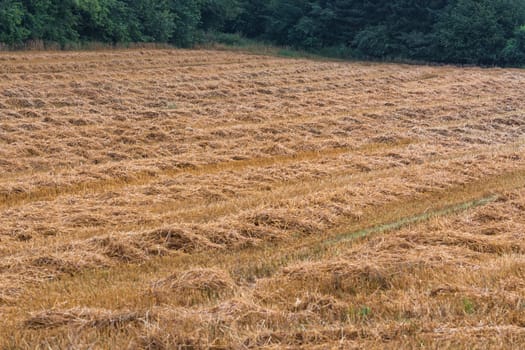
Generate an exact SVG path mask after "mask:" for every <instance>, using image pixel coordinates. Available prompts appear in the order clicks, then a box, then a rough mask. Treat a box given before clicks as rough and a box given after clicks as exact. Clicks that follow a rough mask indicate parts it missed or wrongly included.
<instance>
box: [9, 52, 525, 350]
mask: <svg viewBox="0 0 525 350" xmlns="http://www.w3.org/2000/svg"><path fill="white" fill-rule="evenodd" d="M524 86H525V71H523V70H518V69H482V68H459V67H431V66H415V65H401V64H379V63H360V62H340V61H328V60H312V59H301V58H280V57H275V56H270V55H255V54H249V53H239V52H230V51H204V50H195V51H192V50H143V51H141V50H122V51H97V52H61V53H59V52H29V53H28V52H25V53H0V223H1V225H0V318H1V319H2V321H0V322H1V323H2V326H1V327H0V348H2V349H17V348H28V349H35V348H36V349H50V348H104V349H114V348H131V349H201V348H213V349H223V348H224V349H230V348H233V349H244V348H268V349H272V348H274V349H277V348H289V349H297V348H304V349H331V348H342V349H348V348H371V349H373V348H393V349H397V348H443V347H450V348H459V349H461V348H465V349H467V348H468V349H486V348H516V349H520V348H523V347H524V346H525V143H524V141H525V99H524V98H523V88H524Z"/></svg>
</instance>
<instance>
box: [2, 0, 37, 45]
mask: <svg viewBox="0 0 525 350" xmlns="http://www.w3.org/2000/svg"><path fill="white" fill-rule="evenodd" d="M24 14H25V11H24V7H23V5H22V4H21V3H20V2H19V1H13V0H1V1H0V42H2V43H7V44H15V43H21V42H23V41H24V40H25V39H27V37H28V36H29V34H30V32H29V30H28V29H27V28H25V27H23V26H22V22H23V19H24Z"/></svg>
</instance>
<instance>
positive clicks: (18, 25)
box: [0, 0, 525, 65]
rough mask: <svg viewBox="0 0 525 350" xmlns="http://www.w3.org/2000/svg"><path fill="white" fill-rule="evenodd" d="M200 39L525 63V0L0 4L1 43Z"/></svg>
mask: <svg viewBox="0 0 525 350" xmlns="http://www.w3.org/2000/svg"><path fill="white" fill-rule="evenodd" d="M205 32H216V33H236V34H239V35H242V36H245V37H248V38H253V39H256V40H264V41H266V42H270V43H275V44H278V45H285V46H290V47H293V48H298V49H303V50H311V51H318V52H327V50H328V51H330V50H332V51H333V52H339V53H344V54H345V55H349V54H350V55H352V56H354V57H363V58H381V59H412V60H426V61H439V62H454V63H466V64H487V65H492V64H509V65H523V64H525V0H359V1H358V0H0V42H3V43H6V44H10V45H16V44H21V43H24V42H26V41H31V40H42V41H46V42H47V41H49V42H57V43H60V44H62V45H65V44H66V43H71V42H89V41H100V42H107V43H126V42H163V43H172V44H175V45H178V46H190V45H193V44H195V43H198V42H199V41H200V40H202V39H203V38H204V37H206V36H204V35H202V34H203V33H205Z"/></svg>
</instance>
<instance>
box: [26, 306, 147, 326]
mask: <svg viewBox="0 0 525 350" xmlns="http://www.w3.org/2000/svg"><path fill="white" fill-rule="evenodd" d="M147 317H151V316H150V315H144V314H141V313H138V312H131V311H121V312H113V311H110V310H105V309H96V308H74V309H69V310H45V311H42V312H36V313H33V314H31V316H30V317H28V318H27V319H26V320H25V321H24V327H26V328H29V329H48V328H57V327H63V326H71V327H78V328H92V327H94V328H117V327H122V326H125V325H126V324H129V323H136V322H143V321H145V319H146V318H147Z"/></svg>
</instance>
